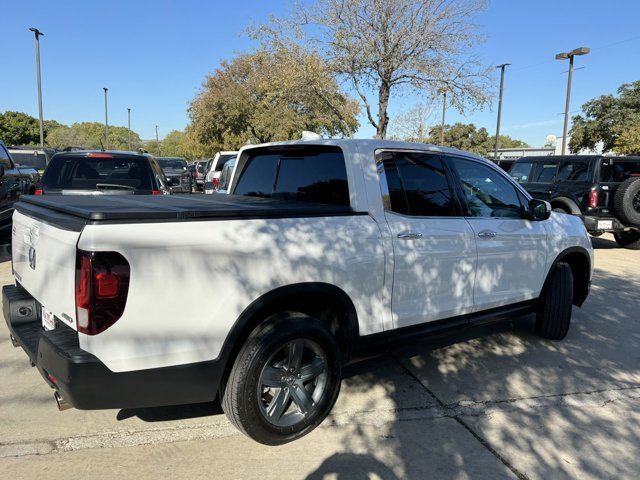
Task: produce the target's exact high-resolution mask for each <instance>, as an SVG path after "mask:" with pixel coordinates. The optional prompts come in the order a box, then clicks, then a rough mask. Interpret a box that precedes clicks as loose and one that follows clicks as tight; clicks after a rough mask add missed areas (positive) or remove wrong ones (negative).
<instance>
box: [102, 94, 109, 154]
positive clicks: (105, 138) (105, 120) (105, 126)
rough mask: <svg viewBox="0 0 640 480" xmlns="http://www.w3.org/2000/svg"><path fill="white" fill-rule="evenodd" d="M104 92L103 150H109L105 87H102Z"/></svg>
mask: <svg viewBox="0 0 640 480" xmlns="http://www.w3.org/2000/svg"><path fill="white" fill-rule="evenodd" d="M102 89H103V90H104V148H105V150H108V149H109V110H108V107H107V92H108V91H109V89H108V88H107V87H102Z"/></svg>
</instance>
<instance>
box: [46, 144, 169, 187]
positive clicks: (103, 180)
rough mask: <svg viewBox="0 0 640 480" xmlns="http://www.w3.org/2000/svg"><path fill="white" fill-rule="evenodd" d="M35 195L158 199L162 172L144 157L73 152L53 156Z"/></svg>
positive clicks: (163, 182) (162, 177)
mask: <svg viewBox="0 0 640 480" xmlns="http://www.w3.org/2000/svg"><path fill="white" fill-rule="evenodd" d="M35 193H36V195H45V194H46V195H53V194H62V195H162V194H167V193H170V189H169V186H168V184H167V180H166V178H165V175H164V172H163V171H162V168H160V165H158V163H157V162H156V160H155V159H154V158H153V157H152V156H150V155H148V154H137V153H132V152H119V151H113V152H110V151H107V152H104V151H73V152H62V153H58V154H56V155H54V156H53V158H52V159H51V162H49V165H48V166H47V168H46V170H45V172H44V175H43V176H42V181H41V185H40V188H39V189H38V190H37V191H36V192H35Z"/></svg>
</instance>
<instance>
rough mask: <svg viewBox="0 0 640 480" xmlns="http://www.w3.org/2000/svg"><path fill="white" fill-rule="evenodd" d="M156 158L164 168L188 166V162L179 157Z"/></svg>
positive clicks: (184, 167)
mask: <svg viewBox="0 0 640 480" xmlns="http://www.w3.org/2000/svg"><path fill="white" fill-rule="evenodd" d="M156 160H157V161H158V163H159V164H160V167H162V169H163V170H164V169H165V168H183V169H186V168H187V162H185V161H184V160H181V159H179V158H156Z"/></svg>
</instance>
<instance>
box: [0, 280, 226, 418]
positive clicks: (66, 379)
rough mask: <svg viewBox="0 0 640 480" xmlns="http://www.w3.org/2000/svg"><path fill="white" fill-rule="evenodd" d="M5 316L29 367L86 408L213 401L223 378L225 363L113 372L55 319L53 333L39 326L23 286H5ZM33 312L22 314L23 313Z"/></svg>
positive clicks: (35, 306)
mask: <svg viewBox="0 0 640 480" xmlns="http://www.w3.org/2000/svg"><path fill="white" fill-rule="evenodd" d="M2 302H3V313H4V317H5V320H6V322H7V326H8V327H9V331H10V333H11V335H12V337H13V338H14V340H15V341H16V342H17V343H18V344H19V345H20V347H22V349H23V350H24V351H25V353H26V354H27V355H28V357H29V359H30V361H31V364H32V365H33V366H35V367H37V368H38V371H39V372H40V374H41V375H42V377H43V378H44V380H45V381H46V382H47V384H48V385H49V386H50V387H51V388H53V389H55V390H56V391H57V392H58V393H59V394H60V395H61V396H62V398H63V399H64V400H65V401H66V402H67V403H69V404H71V405H72V406H74V407H76V408H79V409H83V410H92V409H104V408H140V407H153V406H163V405H181V404H187V403H199V402H208V401H213V400H214V399H215V398H216V395H217V393H218V388H219V385H220V381H221V378H222V374H223V368H222V363H221V362H217V361H215V360H213V361H208V362H200V363H192V364H187V365H177V366H173V367H164V368H153V369H148V370H136V371H131V372H112V371H111V370H109V369H108V368H107V367H106V366H105V365H104V364H103V363H102V362H101V361H100V360H99V359H98V358H97V357H95V356H94V355H92V354H91V353H89V352H86V351H84V350H82V349H81V348H80V346H79V343H78V334H77V332H76V331H75V330H73V329H71V328H70V327H68V326H67V325H64V324H63V323H62V322H59V321H56V328H55V329H54V330H49V331H46V330H44V329H43V328H42V326H41V323H40V322H41V321H40V314H39V313H38V311H39V308H40V307H39V304H38V303H37V302H36V300H35V299H34V298H33V297H31V296H30V295H29V293H28V292H26V291H25V290H24V289H23V288H21V287H19V286H14V285H5V286H4V287H2ZM29 309H31V314H27V315H23V314H21V313H20V311H21V310H22V312H23V313H24V312H27V313H28V312H29Z"/></svg>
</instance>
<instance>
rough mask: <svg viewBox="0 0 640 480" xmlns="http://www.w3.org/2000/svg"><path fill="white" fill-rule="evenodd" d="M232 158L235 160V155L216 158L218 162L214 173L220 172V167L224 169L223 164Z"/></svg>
mask: <svg viewBox="0 0 640 480" xmlns="http://www.w3.org/2000/svg"><path fill="white" fill-rule="evenodd" d="M232 158H236V156H235V154H233V153H227V154H224V155H220V157H218V162H217V163H216V172H221V171H222V167H224V164H225V163H227V162H228V161H229V160H231V159H232Z"/></svg>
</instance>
